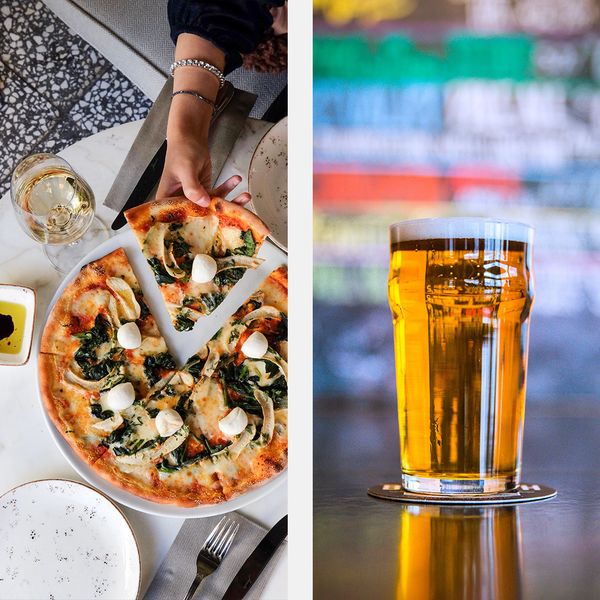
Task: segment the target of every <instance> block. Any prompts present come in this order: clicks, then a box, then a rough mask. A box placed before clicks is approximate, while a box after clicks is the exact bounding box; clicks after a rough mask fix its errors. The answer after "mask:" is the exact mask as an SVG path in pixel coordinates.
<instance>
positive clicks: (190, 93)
mask: <svg viewBox="0 0 600 600" xmlns="http://www.w3.org/2000/svg"><path fill="white" fill-rule="evenodd" d="M179 94H187V95H188V96H194V98H198V100H202V102H205V103H206V104H208V105H209V106H210V107H211V108H212V110H213V112H214V111H215V103H214V102H213V101H212V100H209V99H208V98H205V97H204V96H203V95H202V94H199V93H198V92H194V91H193V90H178V91H177V92H173V93H172V94H171V98H175V96H178V95H179Z"/></svg>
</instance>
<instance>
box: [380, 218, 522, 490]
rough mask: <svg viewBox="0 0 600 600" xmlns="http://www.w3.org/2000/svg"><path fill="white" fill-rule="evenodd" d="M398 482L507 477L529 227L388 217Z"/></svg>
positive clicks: (474, 484) (518, 388) (513, 474)
mask: <svg viewBox="0 0 600 600" xmlns="http://www.w3.org/2000/svg"><path fill="white" fill-rule="evenodd" d="M390 233H391V245H392V248H391V250H392V257H391V268H390V277H389V300H390V306H391V309H392V314H393V318H394V345H395V350H396V378H397V381H396V383H397V389H398V419H399V424H400V451H401V458H402V484H403V486H404V488H405V489H407V490H410V491H412V492H422V493H449V494H452V493H497V492H502V491H506V490H509V489H512V488H514V487H515V486H516V485H517V484H518V482H519V475H520V466H521V440H522V432H523V418H524V411H525V374H526V370H527V345H528V334H529V312H530V309H531V305H532V302H533V278H532V274H531V253H532V241H533V230H532V229H531V228H530V227H528V226H527V225H522V224H520V223H508V222H502V221H496V220H486V219H468V218H465V219H463V218H448V219H423V220H419V221H405V222H402V223H397V224H395V225H392V226H391V228H390Z"/></svg>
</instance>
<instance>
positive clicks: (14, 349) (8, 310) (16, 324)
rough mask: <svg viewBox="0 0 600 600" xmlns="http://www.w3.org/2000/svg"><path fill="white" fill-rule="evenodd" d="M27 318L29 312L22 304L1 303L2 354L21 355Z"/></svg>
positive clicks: (0, 335) (0, 348) (0, 336)
mask: <svg viewBox="0 0 600 600" xmlns="http://www.w3.org/2000/svg"><path fill="white" fill-rule="evenodd" d="M26 316H27V310H26V309H25V306H23V305H22V304H16V303H15V302H5V301H0V352H2V353H4V354H19V352H20V351H21V346H22V345H23V333H24V332H25V321H26Z"/></svg>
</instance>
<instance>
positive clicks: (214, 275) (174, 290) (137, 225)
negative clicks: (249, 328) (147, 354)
mask: <svg viewBox="0 0 600 600" xmlns="http://www.w3.org/2000/svg"><path fill="white" fill-rule="evenodd" d="M125 217H126V218H127V221H128V222H129V225H130V227H131V229H132V230H133V232H134V233H135V236H136V238H137V240H138V242H139V244H140V247H141V249H142V252H143V254H144V256H145V257H146V260H147V262H148V265H149V267H150V268H151V269H152V272H153V273H154V277H155V279H156V282H157V283H158V285H159V287H160V291H161V293H162V296H163V298H164V301H165V303H166V306H167V310H168V311H169V314H170V315H171V320H172V322H173V325H174V327H175V329H177V330H178V331H189V330H190V329H192V328H193V327H194V324H195V323H196V321H197V320H198V318H200V317H201V316H202V315H207V314H210V313H211V312H212V311H214V310H215V308H217V306H219V304H221V302H223V300H224V299H225V297H226V296H227V294H228V293H229V291H230V290H231V289H232V288H233V286H234V285H235V284H236V283H237V282H238V281H239V280H240V279H241V278H242V277H243V275H244V273H245V272H246V270H247V269H255V268H256V267H258V266H259V265H260V264H261V263H262V262H263V261H262V259H260V258H257V257H256V254H257V253H258V251H259V249H260V246H261V245H262V243H263V241H264V239H265V237H266V236H267V234H268V233H269V230H268V228H267V226H266V225H265V224H264V223H263V222H262V221H261V220H260V219H259V218H258V217H257V216H256V215H255V214H254V213H252V212H250V211H249V210H247V209H245V208H244V207H242V206H240V205H238V204H235V203H233V202H227V201H225V200H221V199H220V198H213V199H212V200H211V203H210V205H209V206H208V207H202V206H199V205H198V204H196V203H194V202H191V201H190V200H188V199H187V198H184V197H179V198H167V199H163V200H156V201H154V202H147V203H146V204H142V205H140V206H137V207H135V208H131V209H130V210H128V211H126V212H125Z"/></svg>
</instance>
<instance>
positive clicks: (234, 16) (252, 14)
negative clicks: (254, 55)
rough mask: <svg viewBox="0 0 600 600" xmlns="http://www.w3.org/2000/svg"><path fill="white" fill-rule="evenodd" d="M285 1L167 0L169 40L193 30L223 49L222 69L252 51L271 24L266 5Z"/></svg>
mask: <svg viewBox="0 0 600 600" xmlns="http://www.w3.org/2000/svg"><path fill="white" fill-rule="evenodd" d="M283 1H284V0H269V2H266V1H264V0H217V1H215V2H209V1H206V0H169V4H168V14H169V23H170V25H171V39H172V40H173V42H174V43H177V37H178V36H179V34H180V33H193V34H195V35H198V36H200V37H202V38H204V39H206V40H209V41H210V42H212V43H213V44H214V45H215V46H217V48H219V49H220V50H222V51H223V52H225V57H226V62H225V72H226V73H229V72H230V71H232V70H233V69H235V68H237V67H239V66H240V65H241V64H242V54H249V53H250V52H252V51H254V50H255V49H256V47H257V46H258V44H259V43H260V41H261V40H262V38H263V36H264V34H265V32H266V31H267V30H268V29H269V28H270V27H271V26H272V25H273V18H272V17H271V13H270V12H269V8H268V7H269V6H281V5H283Z"/></svg>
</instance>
